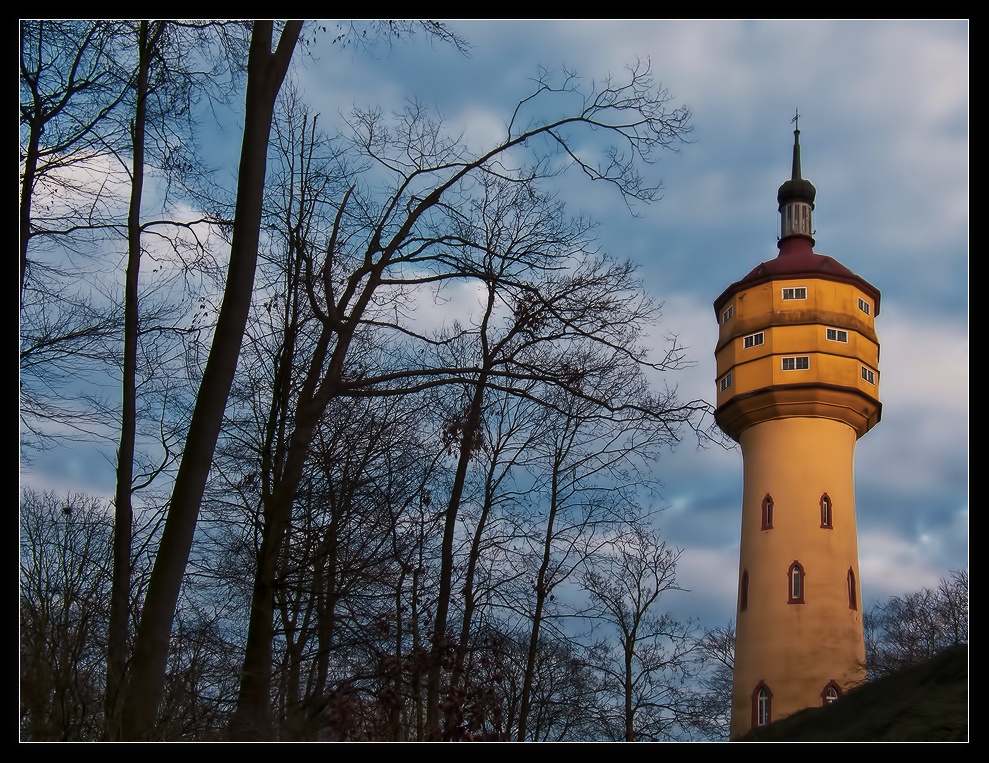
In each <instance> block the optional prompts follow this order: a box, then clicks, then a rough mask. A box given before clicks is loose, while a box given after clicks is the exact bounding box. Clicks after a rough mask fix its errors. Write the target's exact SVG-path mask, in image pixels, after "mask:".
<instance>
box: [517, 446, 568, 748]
mask: <svg viewBox="0 0 989 763" xmlns="http://www.w3.org/2000/svg"><path fill="white" fill-rule="evenodd" d="M561 461H562V457H561V455H560V453H559V452H557V456H556V463H554V464H553V476H552V488H551V492H550V499H549V500H550V509H549V517H548V518H547V520H546V534H545V536H544V537H543V558H542V560H541V561H540V563H539V572H538V573H537V575H536V606H535V609H534V610H533V613H532V630H531V631H530V632H529V651H528V653H527V654H526V660H525V676H524V677H523V679H522V690H521V692H520V694H521V700H522V701H521V703H520V704H521V707H520V709H519V730H518V741H519V742H524V741H526V739H525V735H526V733H527V732H528V725H529V713H530V711H531V710H532V682H533V679H534V676H535V673H536V656H537V655H538V652H539V630H540V628H541V627H542V622H543V608H544V607H545V605H546V597H547V596H548V595H549V585H548V583H547V580H546V578H547V573H548V570H549V563H550V554H551V552H552V550H553V533H554V532H556V512H557V509H558V508H559V491H560V487H559V480H560V469H561Z"/></svg>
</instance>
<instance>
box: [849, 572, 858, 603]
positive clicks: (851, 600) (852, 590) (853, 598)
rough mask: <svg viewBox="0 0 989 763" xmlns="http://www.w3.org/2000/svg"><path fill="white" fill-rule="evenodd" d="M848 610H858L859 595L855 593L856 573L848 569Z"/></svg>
mask: <svg viewBox="0 0 989 763" xmlns="http://www.w3.org/2000/svg"><path fill="white" fill-rule="evenodd" d="M847 577H848V608H849V609H858V608H859V607H858V595H857V594H856V593H855V573H854V572H853V571H852V568H851V567H849V568H848V576H847Z"/></svg>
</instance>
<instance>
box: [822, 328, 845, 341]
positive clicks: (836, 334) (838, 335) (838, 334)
mask: <svg viewBox="0 0 989 763" xmlns="http://www.w3.org/2000/svg"><path fill="white" fill-rule="evenodd" d="M827 331H828V339H829V340H831V341H832V342H845V343H846V344H847V343H848V332H847V331H843V330H842V329H828V330H827Z"/></svg>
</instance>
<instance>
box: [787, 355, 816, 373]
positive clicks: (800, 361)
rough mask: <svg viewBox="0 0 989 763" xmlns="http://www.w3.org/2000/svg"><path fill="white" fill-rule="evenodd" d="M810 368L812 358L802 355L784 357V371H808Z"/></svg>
mask: <svg viewBox="0 0 989 763" xmlns="http://www.w3.org/2000/svg"><path fill="white" fill-rule="evenodd" d="M809 368H810V358H809V357H808V356H806V355H800V356H798V357H796V358H783V370H784V371H806V370H808V369H809Z"/></svg>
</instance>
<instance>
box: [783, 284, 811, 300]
mask: <svg viewBox="0 0 989 763" xmlns="http://www.w3.org/2000/svg"><path fill="white" fill-rule="evenodd" d="M783 299H807V287H806V286H794V287H793V288H792V289H783Z"/></svg>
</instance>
